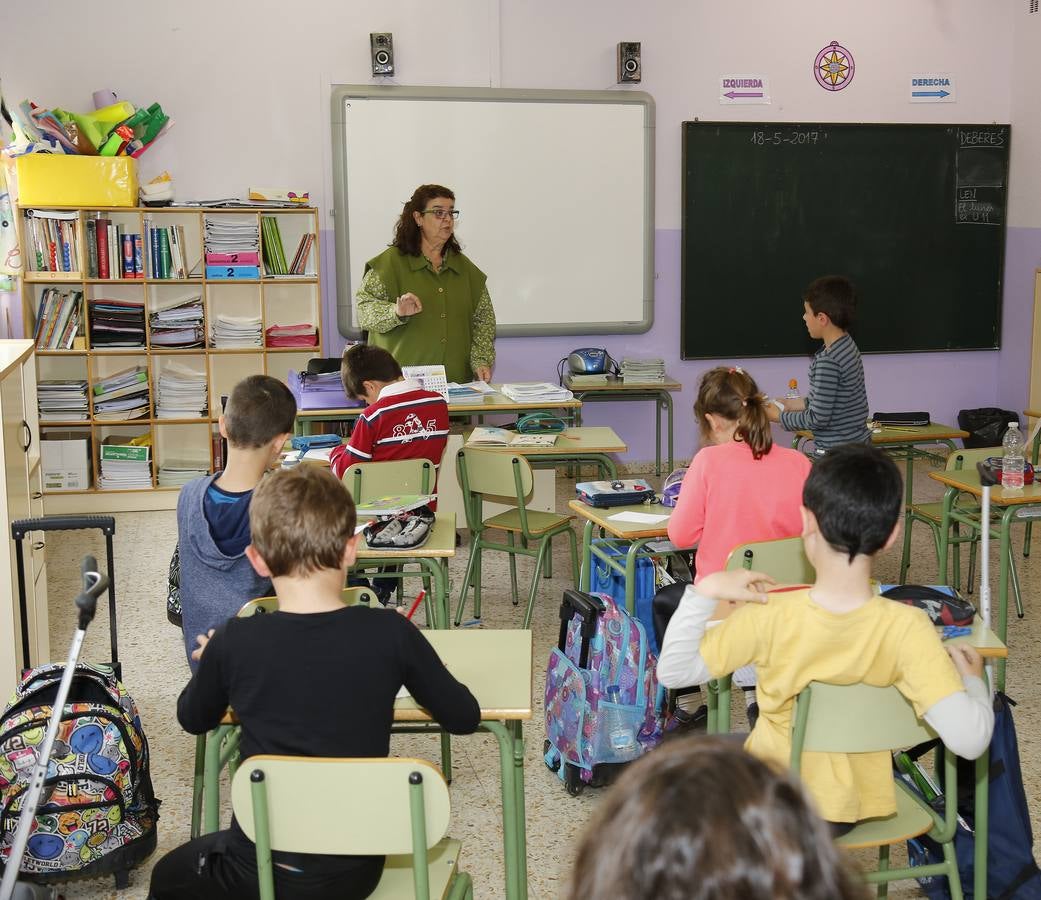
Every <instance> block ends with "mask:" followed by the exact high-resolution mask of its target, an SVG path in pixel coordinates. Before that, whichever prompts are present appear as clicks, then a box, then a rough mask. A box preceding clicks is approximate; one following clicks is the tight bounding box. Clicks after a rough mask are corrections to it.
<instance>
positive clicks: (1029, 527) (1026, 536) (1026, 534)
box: [1023, 521, 1034, 559]
mask: <svg viewBox="0 0 1041 900" xmlns="http://www.w3.org/2000/svg"><path fill="white" fill-rule="evenodd" d="M1033 531H1034V523H1033V522H1030V521H1027V524H1026V526H1025V527H1024V528H1023V558H1024V559H1025V558H1026V557H1028V556H1030V535H1031V534H1032V533H1033Z"/></svg>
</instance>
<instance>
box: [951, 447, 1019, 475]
mask: <svg viewBox="0 0 1041 900" xmlns="http://www.w3.org/2000/svg"><path fill="white" fill-rule="evenodd" d="M1004 452H1005V451H1004V450H1003V449H1002V448H1001V447H971V448H970V449H968V450H953V451H952V452H951V453H950V454H948V456H947V465H946V469H947V471H948V472H950V471H952V470H955V469H974V468H975V467H976V463H978V462H981V461H982V460H984V459H986V458H987V457H988V456H1001V455H1002V454H1003V453H1004Z"/></svg>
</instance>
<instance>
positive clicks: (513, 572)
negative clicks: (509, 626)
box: [506, 531, 520, 606]
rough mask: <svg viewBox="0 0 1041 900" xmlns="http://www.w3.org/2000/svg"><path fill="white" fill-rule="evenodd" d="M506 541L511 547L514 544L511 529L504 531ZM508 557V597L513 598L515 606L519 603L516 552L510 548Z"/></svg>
mask: <svg viewBox="0 0 1041 900" xmlns="http://www.w3.org/2000/svg"><path fill="white" fill-rule="evenodd" d="M506 543H507V544H509V545H510V547H511V548H512V547H514V546H515V544H514V543H513V532H512V531H507V532H506ZM509 557H510V597H511V598H512V599H513V605H514V606H516V605H517V604H518V603H520V598H519V597H518V596H517V554H516V553H514V552H513V551H512V549H511V550H510V551H509Z"/></svg>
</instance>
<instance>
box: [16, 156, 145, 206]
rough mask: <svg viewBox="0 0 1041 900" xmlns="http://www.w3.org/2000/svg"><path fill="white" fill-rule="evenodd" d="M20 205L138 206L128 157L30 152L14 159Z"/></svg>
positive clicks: (133, 162) (133, 171)
mask: <svg viewBox="0 0 1041 900" xmlns="http://www.w3.org/2000/svg"><path fill="white" fill-rule="evenodd" d="M15 169H16V171H17V173H18V204H19V206H23V207H26V206H137V160H136V159H132V158H131V157H129V156H61V155H57V154H53V153H31V154H29V155H28V156H19V157H18V158H17V159H16V160H15Z"/></svg>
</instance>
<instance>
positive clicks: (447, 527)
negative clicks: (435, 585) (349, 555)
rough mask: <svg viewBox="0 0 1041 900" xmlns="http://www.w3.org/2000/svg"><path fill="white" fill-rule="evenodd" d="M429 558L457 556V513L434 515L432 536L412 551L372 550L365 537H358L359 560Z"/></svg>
mask: <svg viewBox="0 0 1041 900" xmlns="http://www.w3.org/2000/svg"><path fill="white" fill-rule="evenodd" d="M416 556H428V557H432V558H442V559H451V558H452V557H453V556H455V513H454V512H445V513H443V512H439V513H435V514H434V527H433V528H431V529H430V536H429V537H428V538H427V542H426V543H425V544H424V545H423V546H422V547H413V548H412V549H411V550H383V549H380V550H372V549H370V548H369V545H368V544H366V543H365V537H364V536H363V535H359V536H358V558H359V559H363V558H364V559H365V560H372V559H388V560H393V559H401V558H402V557H410V558H411V557H416Z"/></svg>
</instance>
